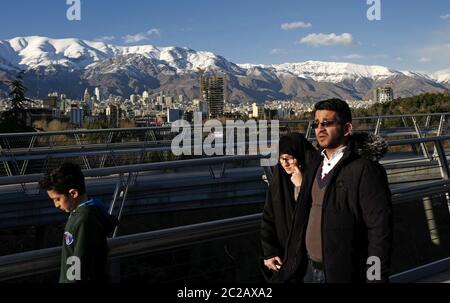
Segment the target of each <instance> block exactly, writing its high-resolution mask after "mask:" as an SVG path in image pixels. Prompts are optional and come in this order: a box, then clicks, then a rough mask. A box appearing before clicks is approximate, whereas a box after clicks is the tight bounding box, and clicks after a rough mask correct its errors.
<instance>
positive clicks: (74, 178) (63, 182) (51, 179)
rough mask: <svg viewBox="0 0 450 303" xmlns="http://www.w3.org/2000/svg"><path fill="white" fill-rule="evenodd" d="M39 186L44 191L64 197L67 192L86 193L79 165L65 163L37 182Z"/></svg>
mask: <svg viewBox="0 0 450 303" xmlns="http://www.w3.org/2000/svg"><path fill="white" fill-rule="evenodd" d="M39 186H40V187H41V189H44V190H54V191H56V192H58V193H60V194H64V195H66V196H68V195H69V190H71V189H76V190H78V193H79V194H80V195H83V194H84V193H86V185H85V183H84V175H83V172H82V171H81V168H80V166H79V165H77V164H74V163H70V162H66V163H63V164H62V165H61V166H60V167H58V168H56V169H54V170H52V171H51V172H50V173H48V174H46V175H45V176H44V178H43V179H42V180H41V181H40V182H39Z"/></svg>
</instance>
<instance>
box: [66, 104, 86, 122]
mask: <svg viewBox="0 0 450 303" xmlns="http://www.w3.org/2000/svg"><path fill="white" fill-rule="evenodd" d="M69 117H70V123H72V124H75V125H76V126H78V127H81V126H82V125H83V122H84V110H83V109H82V108H79V107H78V106H76V105H72V107H71V108H70V112H69Z"/></svg>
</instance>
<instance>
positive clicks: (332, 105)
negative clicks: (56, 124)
mask: <svg viewBox="0 0 450 303" xmlns="http://www.w3.org/2000/svg"><path fill="white" fill-rule="evenodd" d="M318 110H331V111H334V112H336V114H337V116H338V119H339V122H340V123H342V124H345V123H351V122H352V111H351V110H350V107H349V106H348V104H347V102H345V101H344V100H341V99H337V98H333V99H327V100H323V101H319V102H317V103H316V104H314V111H313V115H315V114H316V111H318Z"/></svg>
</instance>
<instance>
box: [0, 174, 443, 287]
mask: <svg viewBox="0 0 450 303" xmlns="http://www.w3.org/2000/svg"><path fill="white" fill-rule="evenodd" d="M449 187H450V180H445V181H439V182H432V183H429V184H427V186H410V187H407V188H403V189H401V190H393V191H392V194H393V203H394V204H396V203H400V202H401V201H402V200H404V195H410V194H413V195H415V197H421V196H427V195H429V191H430V189H434V192H435V193H436V192H447V193H448V192H449ZM261 218H262V214H253V215H247V216H242V217H236V218H230V219H224V220H216V221H211V222H205V223H199V224H193V225H187V226H180V227H174V228H169V229H164V230H157V231H150V232H144V233H139V234H132V235H127V236H121V237H117V238H113V239H109V240H108V243H109V246H110V259H111V263H112V264H117V262H119V261H120V259H121V258H127V257H133V256H137V255H143V254H152V253H156V252H161V251H168V250H171V249H177V248H181V247H186V246H190V245H194V244H201V243H205V242H209V241H213V240H217V239H222V238H232V237H236V236H241V235H247V234H255V233H258V231H259V228H260V223H261ZM60 255H61V248H60V247H53V248H48V249H42V250H37V251H30V252H24V253H19V254H14V255H7V256H0V281H11V280H15V279H20V278H24V277H32V276H35V275H40V274H44V273H49V272H56V271H57V270H58V268H59V262H60ZM448 269H450V259H449V258H446V259H442V260H439V261H434V262H431V263H429V264H426V265H421V266H419V267H417V268H412V269H408V270H407V271H404V272H400V273H396V274H394V275H392V276H391V281H392V282H414V281H417V280H419V279H422V278H425V277H427V276H430V275H433V274H437V273H439V272H442V271H445V270H448ZM117 270H118V271H119V275H120V268H119V269H117V268H116V269H115V272H116V274H118V273H117ZM116 281H117V277H116Z"/></svg>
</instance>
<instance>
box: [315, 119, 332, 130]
mask: <svg viewBox="0 0 450 303" xmlns="http://www.w3.org/2000/svg"><path fill="white" fill-rule="evenodd" d="M337 124H339V122H338V121H337V120H324V121H322V122H313V123H312V127H313V128H314V129H316V128H319V126H322V127H323V128H327V127H331V126H334V125H337Z"/></svg>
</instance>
